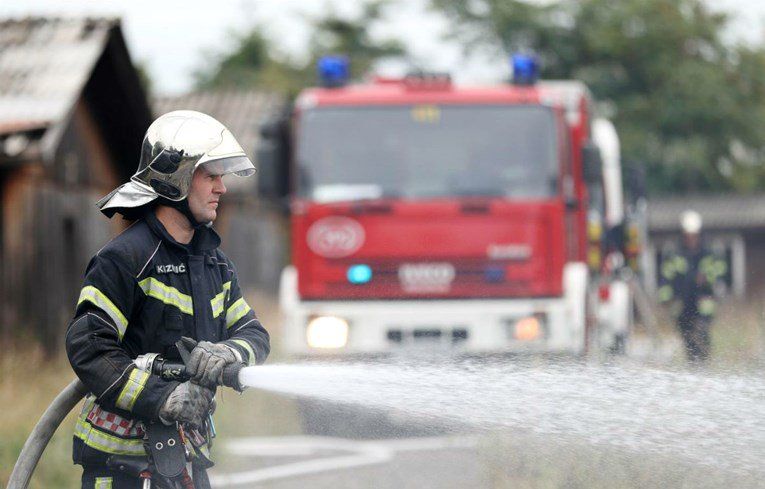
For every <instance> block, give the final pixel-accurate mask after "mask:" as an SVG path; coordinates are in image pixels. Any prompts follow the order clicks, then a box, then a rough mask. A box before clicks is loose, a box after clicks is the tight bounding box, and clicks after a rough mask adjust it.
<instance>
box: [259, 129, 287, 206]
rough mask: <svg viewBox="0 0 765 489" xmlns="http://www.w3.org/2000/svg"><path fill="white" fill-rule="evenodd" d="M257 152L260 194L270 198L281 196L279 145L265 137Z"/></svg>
mask: <svg viewBox="0 0 765 489" xmlns="http://www.w3.org/2000/svg"><path fill="white" fill-rule="evenodd" d="M255 154H256V157H257V159H258V195H259V196H260V197H265V198H268V199H277V198H279V197H281V196H280V195H279V185H278V167H279V147H278V145H276V144H274V142H273V141H269V140H268V139H264V140H262V141H260V143H259V144H258V148H257V150H256V151H255Z"/></svg>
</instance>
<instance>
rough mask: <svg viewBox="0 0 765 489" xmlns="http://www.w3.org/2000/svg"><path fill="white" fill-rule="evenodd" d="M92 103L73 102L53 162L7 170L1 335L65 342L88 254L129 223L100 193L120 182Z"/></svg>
mask: <svg viewBox="0 0 765 489" xmlns="http://www.w3.org/2000/svg"><path fill="white" fill-rule="evenodd" d="M114 168H115V167H114V164H113V162H112V161H111V157H110V154H109V151H108V150H107V148H106V147H105V144H104V142H103V137H102V135H101V134H100V133H99V131H98V127H97V126H96V124H95V122H94V120H93V117H92V116H91V114H90V111H89V110H88V107H87V106H86V104H85V103H83V102H82V101H79V102H78V103H77V104H76V105H75V109H74V111H73V114H72V116H71V118H70V120H69V123H68V125H67V127H66V129H65V131H64V134H63V137H62V139H61V143H60V145H59V147H58V148H57V151H56V154H55V157H54V159H53V162H52V164H49V165H45V164H44V163H43V162H36V163H32V164H26V165H24V166H21V167H18V168H17V169H16V170H14V171H11V172H9V174H8V175H7V176H6V177H5V178H4V179H3V182H2V189H1V190H0V193H1V194H2V204H3V205H2V210H3V213H2V227H3V230H2V264H3V267H2V286H1V292H2V302H3V307H2V315H0V319H2V328H3V336H4V337H5V338H9V337H14V336H15V337H18V336H21V337H31V338H36V339H37V340H39V341H40V342H41V343H42V345H43V346H44V347H45V348H46V349H47V350H49V351H60V350H61V349H62V348H63V337H64V334H65V331H66V326H67V323H68V321H69V319H70V318H71V316H72V314H73V312H74V306H75V302H76V299H77V297H78V295H79V289H80V286H81V283H82V277H83V273H84V271H85V268H86V266H87V263H88V260H89V259H90V257H91V256H92V255H93V254H94V253H95V252H96V251H97V250H98V249H99V248H100V247H101V246H103V244H104V243H106V242H107V241H108V240H109V239H110V237H111V236H113V235H115V234H117V233H118V232H119V231H120V230H121V229H122V228H123V227H124V225H125V221H122V220H121V219H119V218H117V219H113V220H109V219H106V218H105V217H104V216H103V215H102V214H101V213H100V212H99V211H98V209H97V208H96V207H95V205H94V203H95V201H96V200H97V199H98V198H99V197H101V196H102V195H104V194H106V193H107V192H108V191H110V190H111V189H112V188H114V187H116V186H117V185H118V183H119V181H118V178H117V175H116V171H115V170H114Z"/></svg>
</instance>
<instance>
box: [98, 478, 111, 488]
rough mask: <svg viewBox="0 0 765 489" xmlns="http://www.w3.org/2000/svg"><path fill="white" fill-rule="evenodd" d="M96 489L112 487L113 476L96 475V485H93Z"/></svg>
mask: <svg viewBox="0 0 765 489" xmlns="http://www.w3.org/2000/svg"><path fill="white" fill-rule="evenodd" d="M93 488H94V489H112V478H111V477H96V485H94V486H93Z"/></svg>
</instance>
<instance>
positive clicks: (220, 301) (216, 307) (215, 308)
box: [210, 281, 231, 319]
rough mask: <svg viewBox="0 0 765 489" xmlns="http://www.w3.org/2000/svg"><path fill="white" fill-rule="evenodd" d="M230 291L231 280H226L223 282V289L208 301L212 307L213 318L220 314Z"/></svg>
mask: <svg viewBox="0 0 765 489" xmlns="http://www.w3.org/2000/svg"><path fill="white" fill-rule="evenodd" d="M230 293H231V281H228V282H226V283H225V284H223V290H222V291H221V293H220V294H218V295H216V296H215V297H213V298H212V300H211V301H210V307H211V308H212V315H213V319H215V318H217V317H218V316H220V315H221V313H222V312H223V309H224V306H225V305H226V298H227V297H228V294H230Z"/></svg>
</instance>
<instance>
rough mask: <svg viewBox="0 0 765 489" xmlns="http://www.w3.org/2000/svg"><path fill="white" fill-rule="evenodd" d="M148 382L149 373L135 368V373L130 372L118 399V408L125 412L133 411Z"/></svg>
mask: <svg viewBox="0 0 765 489" xmlns="http://www.w3.org/2000/svg"><path fill="white" fill-rule="evenodd" d="M148 380H149V373H148V372H144V371H143V370H141V369H138V368H134V369H133V371H132V372H130V377H128V380H127V382H125V385H124V387H122V391H120V395H119V397H117V402H116V405H117V407H118V408H120V409H124V410H125V411H132V410H133V406H134V405H135V402H136V401H137V400H138V396H140V395H141V392H143V388H144V387H145V386H146V382H147V381H148Z"/></svg>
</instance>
